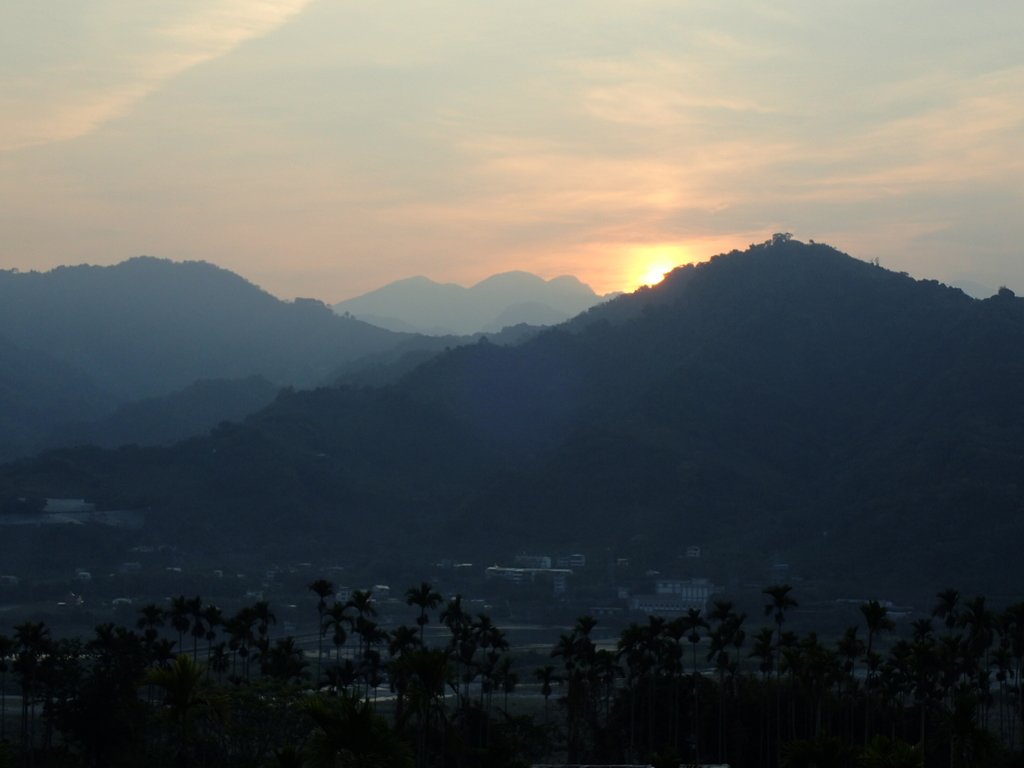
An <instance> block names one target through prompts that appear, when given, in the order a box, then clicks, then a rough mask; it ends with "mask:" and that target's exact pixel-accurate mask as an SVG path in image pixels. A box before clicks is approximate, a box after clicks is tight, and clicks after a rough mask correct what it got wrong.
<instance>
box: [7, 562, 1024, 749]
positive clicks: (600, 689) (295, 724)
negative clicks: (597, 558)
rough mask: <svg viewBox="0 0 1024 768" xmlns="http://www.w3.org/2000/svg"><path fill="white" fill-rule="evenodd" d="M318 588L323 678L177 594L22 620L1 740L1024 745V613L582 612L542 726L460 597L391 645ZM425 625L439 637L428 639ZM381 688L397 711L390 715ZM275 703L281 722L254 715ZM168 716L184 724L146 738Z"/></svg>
mask: <svg viewBox="0 0 1024 768" xmlns="http://www.w3.org/2000/svg"><path fill="white" fill-rule="evenodd" d="M309 589H310V591H311V592H313V593H314V594H315V595H316V597H317V617H318V626H319V632H318V637H317V654H316V659H315V665H314V664H310V663H309V661H308V659H307V656H306V654H305V653H304V652H303V651H302V650H301V649H300V648H299V647H298V645H297V643H296V642H295V640H294V639H293V638H291V637H287V638H282V639H277V640H275V641H273V642H271V640H270V638H269V634H270V627H271V626H272V625H273V624H274V623H275V621H276V619H275V617H274V614H273V612H272V611H271V610H270V606H269V603H266V602H264V601H260V602H257V603H256V604H254V605H251V606H246V607H243V608H242V609H240V610H239V611H238V612H236V613H235V614H234V615H231V616H225V615H224V614H223V612H222V611H220V610H219V609H217V608H215V607H213V606H209V605H204V604H203V602H202V600H201V599H200V598H198V597H196V598H186V597H184V596H181V597H178V598H175V599H174V600H172V601H171V602H170V605H169V606H168V607H166V608H163V607H160V606H157V605H147V606H144V607H142V608H141V609H140V610H139V612H138V617H137V621H136V623H135V626H134V627H133V628H125V627H119V626H115V625H113V624H103V625H100V626H99V627H97V628H96V632H95V635H94V636H93V637H91V638H89V639H88V640H86V641H84V642H83V641H81V640H78V639H54V638H53V637H52V636H51V634H50V631H49V629H48V628H47V627H46V626H45V625H44V624H43V623H41V622H25V623H24V624H21V625H19V626H17V627H15V628H14V633H13V635H12V636H10V637H5V636H0V711H5V710H4V707H5V705H6V697H7V683H8V676H10V677H11V678H12V679H13V681H14V682H15V683H16V685H17V689H18V692H19V693H20V694H21V717H20V721H19V722H20V728H19V731H18V735H17V737H16V739H15V738H14V734H8V733H7V725H8V724H7V723H6V719H5V718H3V719H0V720H3V721H4V722H2V724H0V728H2V730H0V742H7V741H12V740H13V741H16V743H18V744H20V745H21V746H22V747H23V749H22V753H21V754H22V755H23V756H24V758H25V764H26V765H33V764H34V763H33V761H42V762H37V763H36V764H39V765H40V766H42V765H44V764H52V765H57V764H60V765H72V764H74V765H79V764H80V765H112V766H113V765H132V764H138V762H139V759H140V755H148V757H147V758H146V759H147V761H148V762H149V763H151V764H154V765H158V764H160V763H159V755H160V754H165V755H173V756H174V757H173V759H174V760H175V761H176V762H177V763H178V764H187V763H188V762H189V761H190V760H193V761H194V760H196V759H202V760H207V761H209V760H212V759H213V758H212V757H210V755H213V754H214V752H215V751H216V750H221V752H220V753H217V754H221V753H223V754H222V755H221V757H222V758H223V759H222V760H221V762H224V764H231V762H230V756H231V755H232V754H234V755H235V758H234V759H237V760H238V761H240V762H239V764H252V765H259V764H270V765H274V764H276V765H284V764H289V765H299V764H302V761H303V759H305V760H306V762H307V763H309V762H310V761H312V763H311V764H316V760H319V759H320V758H317V759H316V760H314V759H313V758H312V757H311V756H310V755H311V754H312V752H310V751H309V750H308V749H306V746H309V745H312V744H315V745H319V746H318V747H317V749H318V750H319V752H318V753H317V754H320V757H323V754H324V750H328V751H329V748H330V749H335V753H334V756H335V758H336V760H335V762H336V764H344V762H345V760H349V761H355V762H353V763H352V764H357V763H358V762H359V760H360V759H365V758H366V756H367V754H368V753H367V751H366V750H370V749H373V750H377V751H378V752H379V753H380V754H391V755H405V758H402V759H406V758H407V759H408V761H410V764H416V765H419V766H423V767H424V768H426V766H434V765H453V766H454V765H461V766H466V767H467V768H469V767H470V766H475V765H480V766H483V765H492V764H494V765H498V764H504V763H503V762H502V761H505V762H507V761H508V760H512V759H515V758H519V759H526V758H539V757H549V758H550V757H552V756H554V755H555V754H558V753H561V754H564V756H565V757H566V758H567V760H568V761H569V762H573V763H581V762H605V763H614V762H630V763H638V762H640V761H642V760H647V761H651V762H653V763H654V764H661V763H665V764H675V765H678V764H679V762H680V761H686V762H701V761H703V762H708V761H712V760H714V761H718V762H731V763H734V764H747V765H760V766H775V765H787V766H794V767H795V768H800V766H803V765H819V766H823V765H826V764H830V765H840V764H843V761H844V760H845V761H849V760H850V759H852V757H853V755H855V754H859V755H860V756H861V757H862V758H863V760H865V761H867V763H868V764H871V765H874V764H882V763H883V762H884V761H886V760H888V761H889V762H888V763H886V764H907V765H909V764H911V763H913V764H914V765H921V764H925V765H935V766H942V767H943V768H945V766H949V768H959V766H961V765H965V766H966V765H973V764H981V763H979V762H978V761H979V760H980V759H981V758H982V757H983V756H984V755H986V754H990V755H993V754H997V753H1000V752H1002V753H1007V754H1009V753H1014V752H1017V751H1019V750H1020V746H1021V742H1022V739H1021V738H1020V734H1021V733H1022V725H1024V713H1022V697H1021V673H1022V671H1024V670H1022V665H1024V604H1015V605H1011V606H1008V607H1007V608H1005V609H1003V610H1001V611H994V610H992V609H991V608H989V607H988V606H987V604H986V601H985V599H984V598H983V597H975V598H971V599H966V598H964V597H963V596H961V595H960V594H959V593H958V592H956V591H955V590H943V591H942V592H940V593H939V594H938V596H937V602H936V605H935V608H934V611H933V616H932V618H930V619H920V620H918V621H914V622H913V623H911V624H910V626H909V633H908V634H907V636H906V637H892V636H893V635H894V633H895V629H896V627H895V624H894V622H893V621H892V617H891V616H889V612H888V610H887V607H886V606H885V605H884V604H881V603H878V602H877V601H869V602H866V603H864V604H863V605H862V606H861V607H860V611H861V615H862V618H863V621H862V623H861V624H860V625H857V626H851V627H849V628H848V629H847V630H846V631H845V632H843V633H842V634H841V635H840V636H839V637H837V638H834V639H831V640H826V639H823V638H820V637H819V636H818V635H817V634H816V633H815V632H807V633H806V634H804V635H798V634H797V633H796V632H794V631H792V630H791V629H789V622H788V618H789V615H790V613H791V612H792V610H793V609H794V608H796V607H797V601H796V600H795V599H794V596H793V591H792V588H791V587H789V586H788V585H773V586H771V587H768V588H766V589H765V590H764V597H765V602H764V616H765V618H766V619H768V624H766V625H765V626H761V627H758V628H757V629H749V630H748V625H747V616H746V614H744V613H741V612H739V611H738V610H737V607H736V605H735V604H734V603H733V602H731V601H728V600H720V601H716V602H715V603H714V605H713V607H712V609H711V610H710V611H707V612H706V613H705V612H704V611H702V610H698V609H697V608H691V609H689V610H688V611H687V612H686V613H685V614H683V615H681V616H677V617H675V618H671V619H667V618H664V617H658V616H651V617H649V618H648V619H647V620H646V621H645V622H634V623H631V624H629V625H628V626H626V627H625V628H624V629H623V630H622V632H621V635H620V636H619V638H618V641H617V643H615V644H614V647H612V646H605V647H601V645H600V644H599V643H598V642H596V641H595V639H594V637H595V633H594V630H595V627H596V626H597V622H596V621H595V620H594V619H593V618H590V617H587V616H584V617H581V618H579V619H578V620H577V621H576V623H575V625H574V626H573V627H572V629H571V630H570V631H568V632H566V633H565V634H562V635H561V636H560V638H559V640H558V641H557V643H556V644H555V645H554V647H553V648H552V650H551V654H550V660H551V663H549V664H545V665H543V666H541V667H539V668H538V669H536V670H534V672H533V675H532V677H533V678H534V679H535V680H536V683H537V684H538V685H539V691H540V694H541V696H542V697H543V713H541V711H540V710H539V708H538V709H537V711H536V712H535V713H534V714H525V715H523V714H516V713H515V712H513V711H511V710H510V708H509V696H510V694H512V693H513V692H514V691H515V690H516V688H517V686H518V685H519V683H520V679H519V678H520V673H521V670H520V669H517V667H516V665H515V662H514V659H513V657H512V655H511V653H510V648H509V643H508V640H507V638H506V636H505V634H504V632H503V631H502V630H501V629H500V628H499V627H497V626H496V625H495V624H494V623H493V621H492V620H491V618H490V617H489V616H488V615H486V614H482V613H477V614H475V615H474V614H472V613H471V612H469V611H467V610H466V609H465V608H464V606H463V602H462V598H461V597H460V596H456V597H454V598H452V599H450V600H448V601H447V602H446V601H445V600H444V599H443V598H442V596H441V595H440V594H439V593H438V592H436V591H435V590H434V589H433V588H432V587H431V585H430V584H427V583H422V584H420V585H419V586H417V587H412V588H410V589H409V590H407V592H406V593H405V601H406V603H407V604H408V605H409V606H410V607H411V608H413V609H414V610H415V611H416V615H415V617H414V621H413V622H412V623H411V624H410V625H402V626H398V627H396V628H394V629H392V630H390V631H385V630H384V629H383V628H382V627H381V626H380V625H379V624H378V623H377V621H376V619H377V618H378V615H377V608H376V604H375V602H374V600H373V595H372V593H371V592H370V591H358V590H357V591H355V592H353V593H352V595H351V597H350V598H348V599H346V600H337V599H334V594H335V590H334V586H333V585H332V584H331V583H330V582H328V581H326V580H318V581H315V582H313V583H312V584H310V585H309ZM434 620H436V621H437V622H438V623H439V624H440V625H441V626H443V627H444V630H445V632H442V633H438V634H435V635H434V636H433V638H432V639H431V641H428V637H427V635H426V627H427V625H428V624H429V623H430V622H431V621H434ZM936 623H938V626H936ZM175 635H176V636H177V637H176V639H175ZM189 640H191V642H189ZM328 640H329V641H330V643H332V644H333V646H334V649H333V651H332V652H325V648H324V646H325V642H326V641H328ZM351 641H355V642H354V643H353V642H351ZM189 645H190V646H191V648H189ZM201 646H205V648H203V647H201ZM204 652H205V655H206V663H205V664H200V663H199V662H198V658H199V657H200V656H202V655H203V653H204ZM385 684H386V689H387V690H388V691H389V692H390V694H391V695H390V696H388V697H386V698H387V704H383V703H382V702H380V701H378V690H380V689H381V688H382V687H384V686H385ZM247 691H253V693H252V694H250V693H247ZM552 699H553V701H552ZM538 704H539V702H538ZM246 707H247V708H248V709H246ZM381 707H384V708H383V709H381ZM268 708H273V712H274V713H275V714H274V716H273V717H272V718H269V719H268V717H267V716H266V715H260V714H259V710H261V709H268ZM157 710H160V711H163V712H166V714H167V718H168V719H167V720H166V722H167V724H168V725H171V724H173V728H170V729H164V730H160V729H159V728H156V726H154V724H153V723H154V721H153V717H154V713H155V712H156V711H157ZM228 710H232V711H233V713H234V714H233V716H231V717H229V715H228V714H227V713H228ZM243 711H244V712H246V713H247V714H246V715H245V717H242V715H241V714H240V713H242V712H243ZM37 712H38V716H36V713H37ZM381 712H387V713H388V714H389V718H386V719H383V720H382V719H381ZM261 717H262V718H263V719H262V720H261V719H260V718H261ZM295 718H298V719H295ZM541 718H543V719H541ZM242 722H252V723H255V722H262V723H263V725H262V726H260V729H259V730H260V733H259V734H258V736H259V738H260V739H262V742H261V743H264V748H263V749H264V753H265V754H264V756H263V758H261V759H262V760H263V763H260V762H253V758H252V756H251V754H250V753H245V754H247V755H249V756H248V757H247V758H246V759H247V760H248V762H241V757H240V755H242V754H243V750H241V748H240V747H238V746H237V744H236V745H235V746H233V747H232V746H225V744H227V743H228V741H230V740H228V739H227V736H226V735H225V734H228V733H233V734H235V735H234V736H232V738H234V739H236V741H237V739H239V738H240V737H239V736H238V735H237V732H238V731H239V729H240V728H241V727H242V726H241V723H242ZM331 723H333V725H331ZM353 723H364V725H365V728H364V729H363V730H362V731H360V732H361V733H366V734H373V739H374V740H372V744H371V743H370V742H366V743H365V744H364V746H362V747H359V746H358V745H356V744H355V743H354V742H353V743H351V744H349V746H345V743H346V741H345V739H346V738H347V737H344V736H343V735H339V734H344V733H350V732H352V727H353ZM286 724H287V727H286ZM325 724H326V725H325ZM254 728H255V726H254ZM275 729H276V730H275ZM325 729H326V730H325ZM332 729H333V730H332ZM346 729H348V730H346ZM366 729H369V730H366ZM153 734H158V735H157V736H156V737H154V736H153ZM159 734H163V735H162V736H161V735H159ZM272 734H276V735H272ZM271 735H272V737H271ZM251 737H252V738H253V739H256V738H257V736H256V735H252V736H251ZM154 738H155V740H154ZM231 743H234V742H231ZM361 743H362V742H361ZM267 745H273V746H274V750H276V751H275V752H274V753H273V754H272V753H271V752H267V750H268V749H270V747H269V746H267ZM302 745H306V746H302ZM332 745H333V746H332ZM402 745H404V746H402ZM62 749H63V750H64V752H62V751H61V750H62ZM68 750H70V752H69V751H68ZM161 750H162V751H161ZM204 750H205V751H204ZM232 750H234V751H232ZM338 750H340V751H338ZM313 751H314V752H315V751H316V750H313ZM69 754H70V755H73V756H74V759H76V760H78V762H77V763H76V762H68V761H70V760H71V758H70V757H67V755H69ZM253 754H254V753H253ZM375 754H376V753H375ZM59 755H64V758H61V759H65V760H66V761H65V762H58V761H57V760H58V756H59ZM225 755H226V757H225ZM274 755H276V756H274ZM304 755H305V758H304V757H303V756H304ZM346 755H347V757H346ZM204 756H205V757H204ZM872 756H874V757H872ZM168 759H170V758H168ZM218 759H220V758H218ZM324 759H326V758H324ZM332 759H334V758H332ZM872 760H874V761H875V763H872V762H871V761H872ZM275 761H276V762H275ZM289 761H291V762H289ZM339 761H340V762H339ZM673 761H675V762H674V763H673ZM878 761H882V762H878ZM900 761H903V762H902V763H900ZM907 761H910V762H907ZM915 761H916V762H915ZM325 764H326V763H325ZM396 764H401V762H399V763H396Z"/></svg>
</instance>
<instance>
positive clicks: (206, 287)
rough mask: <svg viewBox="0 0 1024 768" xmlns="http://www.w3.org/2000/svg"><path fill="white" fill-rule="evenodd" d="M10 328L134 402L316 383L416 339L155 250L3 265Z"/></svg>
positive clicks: (0, 288)
mask: <svg viewBox="0 0 1024 768" xmlns="http://www.w3.org/2000/svg"><path fill="white" fill-rule="evenodd" d="M0 328H2V329H3V333H4V335H5V336H7V338H9V339H10V340H11V341H13V342H15V343H17V344H19V345H21V346H23V347H26V348H30V349H36V350H41V351H44V352H46V353H48V354H50V355H52V356H54V357H56V358H58V359H61V360H64V361H66V362H68V363H69V364H71V365H74V366H76V367H77V368H79V369H80V370H81V371H83V372H84V373H86V374H88V375H89V376H90V377H91V378H92V379H93V380H94V381H95V383H96V384H97V385H98V386H100V387H101V388H104V389H106V390H108V391H110V392H113V393H116V394H118V395H120V396H122V397H125V398H131V399H134V398H139V397H153V396H157V395H164V394H168V393H170V392H172V391H174V390H177V389H181V388H182V387H185V386H188V385H190V384H192V383H193V382H195V381H198V380H200V379H216V378H227V379H230V378H244V377H246V376H252V375H260V376H263V377H264V378H266V379H268V380H269V381H271V382H272V383H274V384H276V385H278V386H286V385H294V386H308V385H310V384H316V383H320V382H322V381H324V380H325V379H326V377H327V376H328V375H329V374H330V373H331V372H332V371H333V370H334V369H335V368H336V367H337V366H339V365H341V364H342V363H344V362H346V361H348V360H352V359H355V358H357V357H360V356H362V355H367V354H370V353H373V352H379V351H382V350H384V349H387V348H389V347H391V346H393V345H395V344H396V343H398V341H400V340H401V339H402V338H404V337H403V335H402V334H394V333H391V332H389V331H385V330H383V329H380V328H375V327H373V326H370V325H367V324H366V323H361V322H359V321H357V320H353V319H351V318H344V317H339V316H337V315H335V314H334V313H333V312H331V310H330V309H329V308H328V307H327V306H326V305H324V304H322V303H321V302H319V301H315V300H312V299H299V300H297V301H295V302H283V301H280V300H279V299H277V298H275V297H273V296H271V295H270V294H269V293H266V292H265V291H263V290H261V289H260V288H258V287H257V286H255V285H253V284H251V283H249V282H247V281H246V280H244V279H243V278H241V277H239V276H238V275H236V274H234V273H232V272H229V271H227V270H224V269H220V268H218V267H215V266H213V265H212V264H207V263H205V262H184V263H175V262H172V261H169V260H167V259H154V258H146V257H139V258H135V259H129V260H128V261H125V262H122V263H121V264H117V265H115V266H112V267H95V266H86V265H82V266H77V267H59V268H57V269H54V270H51V271H50V272H16V271H0Z"/></svg>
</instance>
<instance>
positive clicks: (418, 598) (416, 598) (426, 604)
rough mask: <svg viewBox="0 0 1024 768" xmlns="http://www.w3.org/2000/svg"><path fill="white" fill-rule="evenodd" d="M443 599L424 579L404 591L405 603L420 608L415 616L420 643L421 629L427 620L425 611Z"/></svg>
mask: <svg viewBox="0 0 1024 768" xmlns="http://www.w3.org/2000/svg"><path fill="white" fill-rule="evenodd" d="M443 599H444V598H442V597H441V594H440V593H439V592H435V591H434V588H433V587H432V586H430V584H428V583H427V582H425V581H424V582H423V583H421V584H420V585H419V586H418V587H409V589H407V590H406V591H405V604H406V605H409V606H413V605H415V606H418V607H419V609H420V615H419V616H417V617H416V623H417V624H419V627H420V643H422V642H423V631H424V629H425V628H426V626H427V622H428V621H429V617H428V616H427V611H432V610H434V609H435V608H437V606H439V605H440V604H441V601H442V600H443Z"/></svg>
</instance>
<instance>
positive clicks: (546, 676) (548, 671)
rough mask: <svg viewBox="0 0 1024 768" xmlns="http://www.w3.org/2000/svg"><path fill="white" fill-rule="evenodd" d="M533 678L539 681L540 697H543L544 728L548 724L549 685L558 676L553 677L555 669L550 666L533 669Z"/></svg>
mask: <svg viewBox="0 0 1024 768" xmlns="http://www.w3.org/2000/svg"><path fill="white" fill-rule="evenodd" d="M533 676H534V677H536V678H537V679H538V680H540V695H541V696H543V697H544V725H545V726H546V725H548V724H549V723H550V719H549V718H548V699H550V698H551V684H552V683H553V682H555V681H556V680H557V679H558V676H557V675H555V668H554V667H553V666H551V665H550V664H547V665H545V666H543V667H538V668H537V669H535V670H534V671H533Z"/></svg>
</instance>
